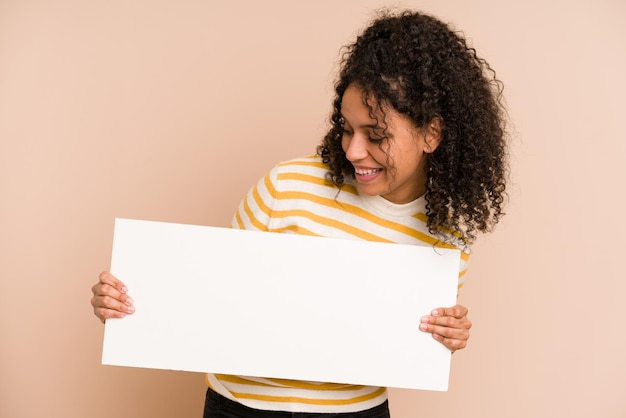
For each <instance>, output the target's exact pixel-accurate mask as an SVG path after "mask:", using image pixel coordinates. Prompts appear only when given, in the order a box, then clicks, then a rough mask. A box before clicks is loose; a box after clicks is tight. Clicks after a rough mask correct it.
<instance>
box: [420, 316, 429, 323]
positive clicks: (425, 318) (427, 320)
mask: <svg viewBox="0 0 626 418" xmlns="http://www.w3.org/2000/svg"><path fill="white" fill-rule="evenodd" d="M421 321H422V322H429V321H430V318H429V317H427V316H423V317H422V319H421Z"/></svg>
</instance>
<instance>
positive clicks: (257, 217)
mask: <svg viewBox="0 0 626 418" xmlns="http://www.w3.org/2000/svg"><path fill="white" fill-rule="evenodd" d="M327 171H328V167H327V166H326V165H324V164H323V163H322V162H321V159H320V158H319V157H309V158H301V159H296V160H291V161H287V162H284V163H281V164H279V165H277V166H276V167H274V168H273V169H272V170H271V171H270V172H269V173H268V174H267V175H266V176H265V177H264V178H263V179H261V180H260V181H259V183H258V184H257V185H256V186H254V187H253V188H252V189H251V190H250V192H249V193H248V194H247V195H246V197H245V198H244V199H243V201H242V202H241V204H240V205H239V209H238V211H237V213H236V214H235V217H234V219H233V224H232V227H233V228H241V229H252V230H261V231H270V232H282V233H294V234H303V235H314V236H322V237H333V238H345V239H363V240H369V241H379V242H389V243H402V244H414V245H428V246H432V245H434V246H440V247H451V245H450V244H446V243H444V242H442V241H440V240H438V239H437V238H435V237H433V236H432V235H431V234H430V233H429V232H428V229H427V227H426V213H425V200H424V198H423V197H422V198H419V199H417V200H415V201H413V202H410V203H407V204H402V205H397V204H394V203H391V202H389V201H387V200H385V199H384V198H382V197H380V196H362V195H359V194H358V192H357V190H356V188H355V187H354V185H353V184H351V183H348V184H345V185H344V186H343V187H342V189H341V191H339V190H338V189H337V188H336V187H335V186H333V185H332V184H330V183H329V182H328V181H327V180H326V179H325V174H326V173H327ZM461 254H462V256H461V266H460V268H459V271H460V273H459V290H460V288H461V286H462V285H463V275H464V273H465V269H466V265H467V260H468V257H469V255H468V254H467V252H462V253H461ZM207 384H208V385H209V386H210V387H211V388H212V389H213V390H215V391H216V392H218V393H220V394H222V395H223V396H225V397H227V398H229V399H232V400H235V401H237V402H239V403H241V404H244V405H246V406H249V407H251V408H256V409H263V410H275V411H290V412H318V413H327V412H334V413H337V412H357V411H362V410H365V409H369V408H372V407H375V406H377V405H379V404H381V403H382V402H384V401H385V399H387V391H386V389H385V388H381V387H370V386H359V385H345V384H335V383H319V382H308V381H294V380H286V379H267V378H258V377H249V376H230V375H215V374H209V375H207Z"/></svg>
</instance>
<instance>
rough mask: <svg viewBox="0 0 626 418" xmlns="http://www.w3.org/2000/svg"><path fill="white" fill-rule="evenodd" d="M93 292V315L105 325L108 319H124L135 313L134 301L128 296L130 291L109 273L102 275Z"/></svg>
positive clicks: (92, 288) (92, 289)
mask: <svg viewBox="0 0 626 418" xmlns="http://www.w3.org/2000/svg"><path fill="white" fill-rule="evenodd" d="M91 291H92V292H93V297H92V298H91V305H92V306H93V313H94V315H96V316H97V317H98V318H100V321H102V323H103V324H104V322H105V321H106V320H107V319H108V318H124V317H125V316H126V315H128V314H132V313H133V312H135V308H134V307H133V300H132V299H131V298H130V296H128V295H127V294H126V292H127V291H128V289H126V286H124V283H122V282H121V281H119V280H118V279H117V278H116V277H115V276H114V275H112V274H111V273H110V272H108V271H103V272H102V273H100V276H99V277H98V283H96V284H94V285H93V286H92V287H91Z"/></svg>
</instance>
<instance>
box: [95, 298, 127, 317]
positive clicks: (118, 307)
mask: <svg viewBox="0 0 626 418" xmlns="http://www.w3.org/2000/svg"><path fill="white" fill-rule="evenodd" d="M132 302H133V300H132V299H131V298H130V297H127V298H126V301H121V300H119V299H115V298H113V297H111V296H94V297H93V298H91V305H92V306H93V307H94V311H95V310H98V309H103V310H107V311H114V312H120V313H124V314H131V313H133V312H135V307H134V306H133V304H132Z"/></svg>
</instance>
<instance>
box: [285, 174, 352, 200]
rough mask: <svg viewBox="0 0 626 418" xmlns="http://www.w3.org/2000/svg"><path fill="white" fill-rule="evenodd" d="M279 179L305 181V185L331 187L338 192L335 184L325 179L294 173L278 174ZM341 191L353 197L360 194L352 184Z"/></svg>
mask: <svg viewBox="0 0 626 418" xmlns="http://www.w3.org/2000/svg"><path fill="white" fill-rule="evenodd" d="M278 179H279V180H294V181H303V182H305V183H309V184H315V185H317V186H326V187H330V188H333V189H335V190H338V189H337V188H336V187H335V185H334V184H332V183H330V182H329V181H328V180H326V179H325V178H323V177H318V176H312V175H310V174H302V173H293V172H287V173H279V174H278ZM341 191H342V192H348V193H351V194H353V195H357V194H358V193H357V191H356V187H354V186H353V185H351V184H344V185H343V186H342V187H341Z"/></svg>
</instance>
